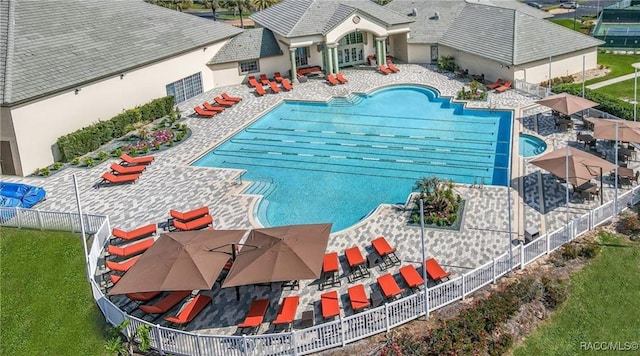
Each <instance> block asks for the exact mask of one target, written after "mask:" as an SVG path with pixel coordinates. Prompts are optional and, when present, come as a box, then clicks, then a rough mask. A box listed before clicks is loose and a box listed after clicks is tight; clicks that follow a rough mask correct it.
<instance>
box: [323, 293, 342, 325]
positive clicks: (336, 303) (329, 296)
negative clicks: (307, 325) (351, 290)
mask: <svg viewBox="0 0 640 356" xmlns="http://www.w3.org/2000/svg"><path fill="white" fill-rule="evenodd" d="M320 309H322V317H323V318H325V319H329V318H333V317H335V316H337V315H340V299H338V291H335V290H334V291H331V292H327V293H324V294H322V295H321V296H320Z"/></svg>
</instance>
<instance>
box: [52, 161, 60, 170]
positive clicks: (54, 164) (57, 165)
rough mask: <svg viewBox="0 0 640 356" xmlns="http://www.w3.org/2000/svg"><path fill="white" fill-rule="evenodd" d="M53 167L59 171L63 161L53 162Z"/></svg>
mask: <svg viewBox="0 0 640 356" xmlns="http://www.w3.org/2000/svg"><path fill="white" fill-rule="evenodd" d="M51 168H52V169H53V170H56V171H57V170H58V169H60V168H62V163H61V162H53V165H52V166H51Z"/></svg>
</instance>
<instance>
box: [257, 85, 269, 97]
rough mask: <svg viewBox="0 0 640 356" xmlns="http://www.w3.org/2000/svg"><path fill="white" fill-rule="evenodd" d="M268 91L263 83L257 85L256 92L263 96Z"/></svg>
mask: <svg viewBox="0 0 640 356" xmlns="http://www.w3.org/2000/svg"><path fill="white" fill-rule="evenodd" d="M266 93H267V92H266V91H265V90H264V88H263V87H262V86H261V85H258V86H257V87H256V94H258V95H260V96H263V95H265V94H266Z"/></svg>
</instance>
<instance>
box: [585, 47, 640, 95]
mask: <svg viewBox="0 0 640 356" xmlns="http://www.w3.org/2000/svg"><path fill="white" fill-rule="evenodd" d="M638 62H640V55H631V54H613V53H598V64H600V65H603V66H605V67H609V68H611V72H609V74H607V75H606V76H604V77H601V78H594V79H591V80H587V82H586V84H587V85H589V84H594V83H598V82H602V81H604V80H607V79H611V78H615V77H619V76H621V75H625V74H631V73H634V71H635V69H634V68H633V67H632V66H631V65H632V64H633V63H638ZM632 84H633V83H632ZM630 90H631V91H632V93H633V85H632V86H631V89H630ZM632 96H633V95H632Z"/></svg>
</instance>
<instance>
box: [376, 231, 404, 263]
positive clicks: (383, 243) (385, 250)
mask: <svg viewBox="0 0 640 356" xmlns="http://www.w3.org/2000/svg"><path fill="white" fill-rule="evenodd" d="M371 244H372V245H373V249H374V250H376V252H377V253H378V255H380V257H382V261H383V262H384V266H385V267H387V268H388V267H391V266H394V265H396V264H400V259H399V258H398V256H396V249H395V247H391V245H389V243H388V242H387V240H386V239H385V238H384V236H380V237H378V238H377V239H374V240H373V241H371Z"/></svg>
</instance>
